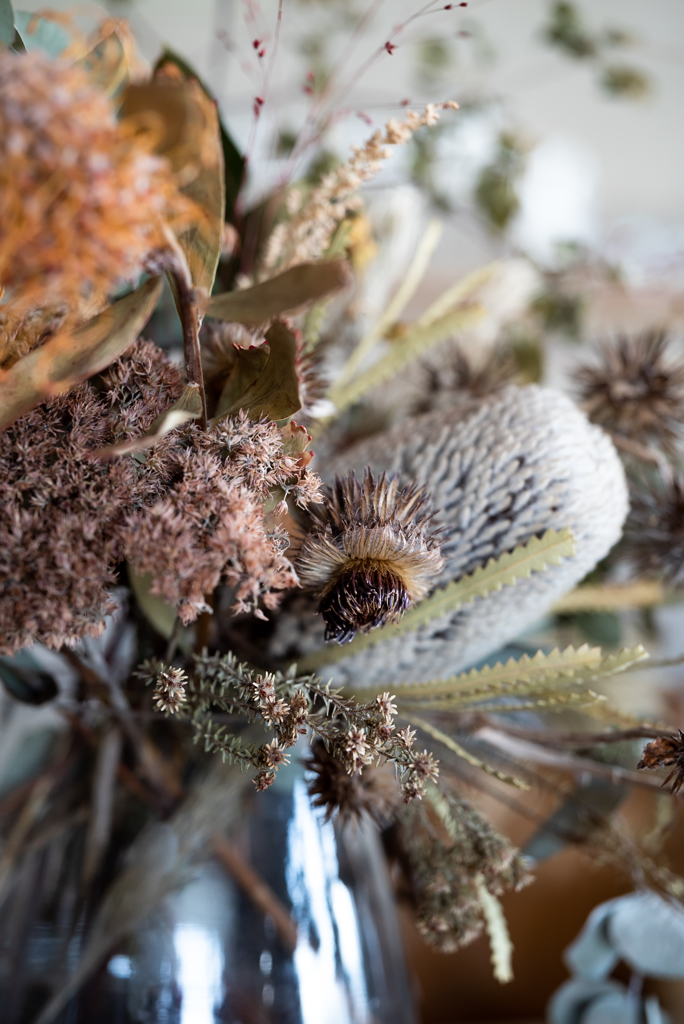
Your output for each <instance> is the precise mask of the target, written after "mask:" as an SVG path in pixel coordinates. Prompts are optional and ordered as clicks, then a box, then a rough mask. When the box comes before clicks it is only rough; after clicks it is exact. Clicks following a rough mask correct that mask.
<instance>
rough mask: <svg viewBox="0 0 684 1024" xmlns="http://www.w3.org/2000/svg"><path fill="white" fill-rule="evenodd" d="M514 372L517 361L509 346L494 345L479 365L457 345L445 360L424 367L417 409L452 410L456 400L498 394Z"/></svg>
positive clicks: (418, 410)
mask: <svg viewBox="0 0 684 1024" xmlns="http://www.w3.org/2000/svg"><path fill="white" fill-rule="evenodd" d="M515 375H516V365H515V360H514V359H513V356H512V354H511V352H510V351H508V350H506V349H500V348H495V349H494V350H493V351H492V352H491V353H490V354H489V355H488V357H487V358H486V359H485V360H484V362H481V363H479V364H476V363H475V362H473V360H472V358H470V357H469V356H468V354H467V353H466V352H465V351H464V350H463V349H461V348H454V350H453V351H452V352H450V353H449V354H448V355H447V356H446V358H445V359H443V360H442V361H440V362H433V363H428V364H427V365H426V366H425V368H424V383H423V388H422V394H421V396H420V398H419V400H418V402H417V403H416V406H415V409H414V412H416V413H421V412H432V411H433V410H436V409H450V410H451V409H453V406H454V404H456V403H458V404H459V405H461V404H464V403H469V402H470V403H472V402H473V400H475V401H476V400H478V399H480V398H487V397H488V396H489V395H496V394H498V393H499V392H500V391H502V390H503V389H504V388H505V387H506V385H508V384H510V383H511V382H512V380H513V378H514V377H515Z"/></svg>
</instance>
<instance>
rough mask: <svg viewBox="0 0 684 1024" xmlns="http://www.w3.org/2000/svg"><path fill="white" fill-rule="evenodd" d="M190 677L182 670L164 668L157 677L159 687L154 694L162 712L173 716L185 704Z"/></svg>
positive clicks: (156, 687) (157, 686)
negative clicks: (186, 687) (186, 688)
mask: <svg viewBox="0 0 684 1024" xmlns="http://www.w3.org/2000/svg"><path fill="white" fill-rule="evenodd" d="M187 681H188V677H187V676H186V674H185V672H184V671H183V669H182V668H163V669H161V670H160V672H159V673H158V675H157V685H156V686H155V688H154V693H153V694H152V696H153V698H154V702H155V704H156V705H157V708H158V709H159V710H160V711H165V712H166V713H167V714H169V715H173V714H175V713H176V711H179V710H180V708H181V705H182V704H184V703H185V700H186V697H185V684H186V683H187Z"/></svg>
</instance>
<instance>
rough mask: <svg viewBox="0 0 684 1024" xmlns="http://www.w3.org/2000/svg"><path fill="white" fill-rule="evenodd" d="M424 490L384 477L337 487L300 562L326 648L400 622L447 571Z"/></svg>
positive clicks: (349, 480) (340, 483)
mask: <svg viewBox="0 0 684 1024" xmlns="http://www.w3.org/2000/svg"><path fill="white" fill-rule="evenodd" d="M427 503H428V498H427V494H426V492H425V490H424V489H423V488H420V487H416V486H414V485H409V486H407V487H405V488H404V489H403V490H399V482H398V480H397V479H396V478H395V479H391V480H388V478H387V476H386V475H385V474H384V473H383V475H382V476H380V477H379V479H377V480H375V479H374V477H373V474H372V473H371V472H370V471H366V472H365V473H364V476H363V481H362V482H359V481H358V480H357V478H356V476H355V475H354V474H353V473H352V474H351V475H350V476H348V477H345V478H344V479H336V480H335V483H334V484H333V487H332V489H331V491H330V494H329V500H328V501H327V502H326V503H325V505H324V506H323V507H322V508H321V510H320V511H319V510H318V509H317V510H316V511H315V512H314V515H315V517H316V519H315V526H314V529H313V530H312V532H311V534H310V536H309V537H308V538H307V540H306V542H305V544H304V547H303V549H302V552H301V555H300V559H299V566H298V568H299V575H300V578H301V580H302V582H303V583H304V584H305V585H307V586H310V587H313V588H315V589H316V590H317V591H318V592H319V594H320V602H319V606H318V608H319V611H320V613H321V615H322V616H323V618H324V620H325V624H326V640H337V641H338V642H339V643H345V641H347V640H351V638H352V637H353V636H354V634H355V633H357V632H358V631H362V632H367V631H368V630H370V629H374V628H375V627H376V626H382V625H384V624H385V623H386V622H395V621H396V620H397V619H398V618H400V617H401V615H402V614H403V613H404V612H405V611H406V609H407V608H409V606H410V605H411V604H412V603H414V602H415V601H419V600H420V599H421V598H422V597H424V596H425V594H427V592H428V590H429V589H430V586H431V583H432V580H433V579H434V577H435V576H436V575H438V574H439V573H440V572H441V570H442V567H443V564H444V563H443V559H442V555H441V553H440V549H439V542H438V539H437V537H436V536H435V533H434V530H432V531H431V529H430V525H431V514H430V512H429V511H428V508H427Z"/></svg>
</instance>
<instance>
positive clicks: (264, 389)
mask: <svg viewBox="0 0 684 1024" xmlns="http://www.w3.org/2000/svg"><path fill="white" fill-rule="evenodd" d="M266 352H267V353H268V357H267V359H266V360H265V362H264V365H263V369H262V370H261V373H260V374H259V376H258V377H257V378H256V379H255V380H254V381H253V383H251V384H250V385H249V386H248V387H247V388H246V390H245V391H243V393H242V394H240V395H238V396H237V397H236V398H234V400H233V403H232V405H230V406H228V407H227V408H223V411H222V412H221V413H220V415H219V416H217V417H215V419H214V420H213V422H214V423H215V422H216V421H217V420H218V419H220V418H222V417H223V416H231V415H233V414H234V413H236V412H238V411H239V410H240V409H244V410H245V412H247V413H248V414H249V416H250V418H251V419H258V418H259V416H262V415H263V416H267V417H268V419H270V420H283V419H286V418H287V417H288V416H293V415H294V413H296V412H298V411H299V410H300V409H301V407H302V403H301V400H300V397H299V380H298V377H297V371H296V367H295V362H296V357H297V342H296V339H295V336H294V334H293V333H292V331H291V330H290V329H289V328H288V327H286V326H285V324H284V323H282V322H281V321H279V320H277V321H276V322H275V323H274V324H272V325H271V327H269V329H268V331H267V332H266V344H265V345H262V346H260V347H259V348H254V349H246V350H245V352H244V356H243V354H242V352H241V353H239V355H238V360H237V362H236V367H235V368H234V369H233V372H232V373H231V375H230V378H229V379H228V381H227V382H226V384H225V385H224V392H225V391H226V388H228V387H229V385H230V382H231V380H232V378H233V375H234V374H235V372H236V369H237V367H238V365H239V364H240V362H241V361H242V360H243V359H246V358H247V357H248V356H249V354H250V353H252V354H253V355H252V358H253V360H254V361H256V359H257V355H258V353H266ZM258 358H259V359H261V358H263V356H259V357H258ZM251 365H252V366H253V365H254V362H253V363H252V364H251ZM246 376H247V375H246V373H245V375H244V376H243V379H246ZM235 390H238V389H237V388H236V389H235ZM231 393H232V392H231ZM221 405H222V406H223V405H224V403H223V402H222V403H221Z"/></svg>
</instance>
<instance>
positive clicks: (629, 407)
mask: <svg viewBox="0 0 684 1024" xmlns="http://www.w3.org/2000/svg"><path fill="white" fill-rule="evenodd" d="M576 380H577V383H578V384H579V387H580V397H581V401H582V405H583V408H584V409H585V411H586V413H587V415H588V416H589V419H590V420H591V421H592V422H593V423H598V424H600V426H602V427H605V428H606V430H609V431H611V432H612V433H615V434H618V435H622V436H623V437H627V438H631V439H632V440H635V441H639V442H646V443H648V442H653V443H655V444H659V445H661V446H662V448H663V449H664V450H665V451H667V452H669V453H672V452H674V450H675V445H676V441H677V439H678V438H679V437H680V435H681V427H682V424H684V362H681V361H679V362H675V361H673V359H672V357H671V354H670V352H669V351H668V342H667V336H666V334H665V333H664V332H663V331H648V332H646V333H644V334H641V335H639V336H637V337H635V338H627V337H622V338H618V340H617V342H615V343H614V344H611V345H604V346H603V347H602V349H601V363H600V364H599V366H596V367H591V366H583V367H582V368H581V369H580V370H578V371H577V374H576Z"/></svg>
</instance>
